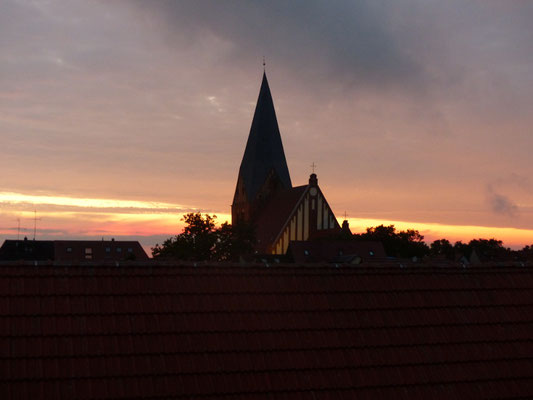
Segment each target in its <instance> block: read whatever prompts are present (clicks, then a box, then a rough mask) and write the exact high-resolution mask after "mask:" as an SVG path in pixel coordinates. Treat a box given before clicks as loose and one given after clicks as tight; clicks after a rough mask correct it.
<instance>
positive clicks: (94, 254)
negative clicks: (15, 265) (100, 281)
mask: <svg viewBox="0 0 533 400" xmlns="http://www.w3.org/2000/svg"><path fill="white" fill-rule="evenodd" d="M107 258H109V259H113V260H123V259H125V258H130V259H137V260H147V259H148V256H147V255H146V252H145V251H144V249H143V248H142V246H141V244H140V243H139V242H138V241H129V240H114V239H112V240H27V239H24V240H10V239H8V240H5V241H4V243H3V244H2V247H0V260H13V261H14V260H37V261H46V260H56V261H74V260H97V259H100V260H104V259H107Z"/></svg>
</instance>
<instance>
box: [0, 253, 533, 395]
mask: <svg viewBox="0 0 533 400" xmlns="http://www.w3.org/2000/svg"><path fill="white" fill-rule="evenodd" d="M532 290H533V268H531V267H500V268H475V269H474V268H431V267H416V266H415V267H409V268H403V269H401V268H394V269H392V268H386V267H383V268H364V267H340V268H335V267H331V266H306V267H301V266H300V267H295V266H278V267H269V268H266V267H258V266H253V265H250V266H215V265H212V266H209V265H207V266H202V267H200V266H194V265H178V264H172V263H167V264H164V263H163V264H159V265H157V264H155V263H146V264H142V263H136V264H134V266H133V267H131V266H129V267H127V268H122V267H116V266H109V267H105V266H100V267H99V266H94V267H92V268H87V267H85V268H82V267H70V268H66V267H65V266H54V265H43V266H42V267H40V268H35V267H34V266H33V264H32V265H22V264H21V265H10V264H8V263H7V264H6V263H2V265H1V266H0V371H2V372H1V373H0V394H1V397H2V399H24V398H60V397H63V398H77V399H123V398H138V399H141V398H142V399H145V398H146V399H148V398H150V399H166V398H184V399H186V398H187V399H188V398H204V399H220V398H232V399H267V398H269V399H270V398H276V399H278V398H282V399H283V398H290V399H309V398H314V399H333V398H335V399H339V398H341V399H342V398H345V399H353V398H393V397H394V398H400V399H413V398H433V399H438V398H442V399H452V398H453V399H459V398H460V399H464V398H489V397H490V398H498V397H499V398H503V397H505V398H513V397H514V398H532V397H533V342H532V341H531V338H532V337H533V318H532V316H533V303H532V301H531V293H532Z"/></svg>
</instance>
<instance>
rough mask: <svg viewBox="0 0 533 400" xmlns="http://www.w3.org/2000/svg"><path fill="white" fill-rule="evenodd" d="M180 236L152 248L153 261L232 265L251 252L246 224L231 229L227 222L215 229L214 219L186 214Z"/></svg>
mask: <svg viewBox="0 0 533 400" xmlns="http://www.w3.org/2000/svg"><path fill="white" fill-rule="evenodd" d="M181 220H182V221H184V222H185V228H184V229H183V232H182V233H180V234H179V235H177V236H173V237H171V238H168V239H167V240H165V241H164V242H163V244H162V245H159V244H156V245H155V247H153V248H152V256H153V257H154V258H171V259H179V260H190V261H206V260H212V261H234V260H237V259H238V258H239V257H240V256H242V255H246V254H249V253H251V252H252V250H253V245H254V241H255V235H254V229H253V227H251V226H249V225H248V224H244V223H242V224H239V225H236V226H232V225H230V224H228V223H227V222H225V223H223V224H222V225H221V226H220V228H216V225H215V223H216V215H213V216H211V215H209V214H205V215H204V216H202V214H201V213H188V214H185V215H184V216H183V218H182V219H181Z"/></svg>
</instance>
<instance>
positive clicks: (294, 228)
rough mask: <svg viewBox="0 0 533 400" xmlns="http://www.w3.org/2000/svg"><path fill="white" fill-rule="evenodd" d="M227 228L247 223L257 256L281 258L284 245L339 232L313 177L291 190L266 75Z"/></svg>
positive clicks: (315, 178)
mask: <svg viewBox="0 0 533 400" xmlns="http://www.w3.org/2000/svg"><path fill="white" fill-rule="evenodd" d="M231 217H232V224H238V223H240V222H246V223H251V224H253V225H254V226H255V229H256V239H257V243H256V248H255V250H256V252H257V253H260V254H277V255H281V254H285V253H286V252H287V249H288V248H289V243H291V242H296V241H308V240H315V239H319V238H324V237H327V236H332V235H334V234H338V233H340V231H341V227H340V225H339V223H338V222H337V219H336V218H335V214H334V213H333V211H332V209H331V207H330V206H329V204H328V202H327V201H326V198H325V196H324V194H323V193H322V191H321V190H320V187H319V186H318V179H317V175H316V174H315V173H314V172H313V173H312V174H311V176H310V177H309V183H308V184H307V185H302V186H294V187H293V186H292V183H291V177H290V174H289V169H288V167H287V161H286V159H285V152H284V150H283V144H282V141H281V134H280V131H279V127H278V121H277V118H276V112H275V110H274V102H273V101H272V95H271V93H270V87H269V85H268V80H267V77H266V73H263V81H262V83H261V89H260V91H259V97H258V99H257V105H256V107H255V113H254V117H253V120H252V126H251V128H250V134H249V135H248V142H247V143H246V149H245V151H244V156H243V158H242V162H241V166H240V169H239V176H238V178H237V186H236V188H235V195H234V197H233V203H232V205H231Z"/></svg>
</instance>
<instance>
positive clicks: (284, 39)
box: [136, 0, 422, 85]
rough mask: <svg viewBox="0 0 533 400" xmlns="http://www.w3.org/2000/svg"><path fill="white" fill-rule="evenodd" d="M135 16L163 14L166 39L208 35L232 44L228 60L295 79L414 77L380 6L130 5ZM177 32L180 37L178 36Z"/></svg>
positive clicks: (310, 0)
mask: <svg viewBox="0 0 533 400" xmlns="http://www.w3.org/2000/svg"><path fill="white" fill-rule="evenodd" d="M136 4H137V6H138V7H139V8H140V9H142V10H143V11H147V10H149V11H153V12H155V13H156V14H158V15H159V16H163V18H164V20H165V21H166V24H167V26H168V27H169V28H170V32H172V33H174V34H175V35H176V36H179V37H173V36H172V34H171V36H170V37H169V38H168V40H186V41H190V42H195V41H197V40H201V36H202V34H212V35H215V36H217V37H219V38H221V39H222V40H225V41H228V42H230V43H232V44H233V50H232V51H231V53H229V54H228V55H227V61H228V63H235V61H236V59H239V60H243V59H245V60H246V59H247V60H250V62H257V61H259V59H260V57H261V55H263V54H264V55H266V56H267V63H270V62H271V63H272V64H273V65H276V66H278V65H279V66H281V65H283V66H285V67H288V68H290V69H292V70H294V71H299V74H298V75H302V74H303V75H306V78H305V79H309V77H308V76H307V75H308V74H310V73H312V74H314V75H315V78H319V79H322V80H330V79H331V78H332V77H335V78H336V79H340V80H343V81H344V82H345V84H346V83H348V84H349V83H355V82H367V83H368V82H372V83H373V84H374V85H377V84H379V85H381V84H386V83H390V82H398V83H399V82H409V81H412V80H413V79H415V78H416V79H419V78H420V76H421V74H422V70H421V69H420V67H419V65H418V63H417V61H415V60H414V59H413V58H412V57H410V56H408V55H407V54H405V53H404V52H403V50H402V47H401V45H400V43H399V42H398V40H397V37H396V36H395V33H394V32H393V31H392V30H391V29H390V28H391V27H390V25H389V16H388V11H387V6H388V5H387V4H388V3H386V2H381V1H359V2H353V1H336V2H333V3H332V2H327V1H318V0H305V1H304V0H297V1H282V0H275V1H265V2H262V1H261V2H259V1H249V2H242V1H239V2H237V1H232V2H220V1H209V0H194V1H170V0H163V1H157V2H145V1H138V2H137V3H136ZM184 35H185V36H184Z"/></svg>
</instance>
